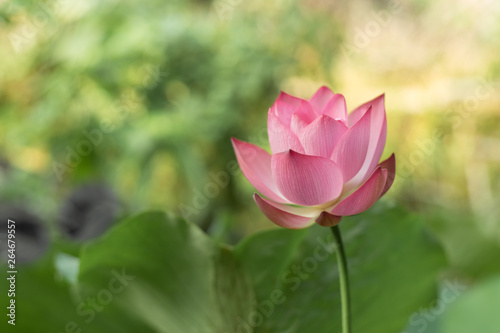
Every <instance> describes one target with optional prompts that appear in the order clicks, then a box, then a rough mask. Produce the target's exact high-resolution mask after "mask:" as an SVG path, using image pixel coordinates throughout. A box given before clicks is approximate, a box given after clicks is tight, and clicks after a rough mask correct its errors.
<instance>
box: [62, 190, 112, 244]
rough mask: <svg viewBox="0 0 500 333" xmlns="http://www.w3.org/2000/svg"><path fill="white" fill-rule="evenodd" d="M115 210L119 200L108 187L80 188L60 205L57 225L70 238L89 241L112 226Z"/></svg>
mask: <svg viewBox="0 0 500 333" xmlns="http://www.w3.org/2000/svg"><path fill="white" fill-rule="evenodd" d="M118 208H119V203H118V199H117V197H116V195H115V194H114V192H113V191H112V190H111V189H110V188H109V187H108V186H106V185H103V184H87V185H83V186H81V187H79V188H77V189H76V190H75V191H74V192H73V193H72V194H71V195H70V196H69V197H68V198H67V199H66V201H65V202H64V203H63V206H62V208H61V212H60V215H59V220H58V224H59V226H60V228H61V231H62V232H63V234H64V235H65V236H67V237H69V238H72V239H74V240H80V241H83V240H87V239H91V238H94V237H97V236H99V235H100V234H102V233H103V232H104V231H105V230H107V229H108V228H109V227H110V226H111V225H112V224H113V222H114V220H115V219H116V217H117V215H118Z"/></svg>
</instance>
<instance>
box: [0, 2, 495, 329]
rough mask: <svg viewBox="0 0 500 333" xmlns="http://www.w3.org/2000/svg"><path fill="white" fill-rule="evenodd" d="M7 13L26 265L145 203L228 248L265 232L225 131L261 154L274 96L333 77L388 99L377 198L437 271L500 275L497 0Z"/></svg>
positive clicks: (16, 199)
mask: <svg viewBox="0 0 500 333" xmlns="http://www.w3.org/2000/svg"><path fill="white" fill-rule="evenodd" d="M0 6H1V12H0V29H1V30H0V59H1V62H0V207H2V209H3V210H4V212H8V213H5V214H7V215H8V214H17V215H15V216H23V219H24V220H26V221H27V222H26V223H27V225H31V226H32V227H29V228H28V229H29V230H35V232H31V231H30V232H31V234H29V235H28V236H27V237H31V238H28V239H31V240H30V244H37V245H36V246H33V249H26V250H23V251H26V254H25V255H26V258H27V259H26V261H35V263H36V262H41V261H40V260H42V261H43V260H49V259H47V258H48V257H47V255H46V256H43V253H45V252H44V251H48V252H46V253H52V254H54V253H56V252H57V253H59V252H61V251H62V252H65V253H68V254H71V255H73V256H75V257H77V256H78V253H79V251H80V248H81V245H82V244H85V242H86V241H87V240H90V239H93V238H94V237H97V236H99V235H100V234H101V233H102V232H104V231H105V230H106V229H107V228H108V227H109V225H111V224H112V223H115V222H117V221H119V220H120V219H121V218H122V217H125V216H129V215H131V214H134V213H137V212H140V211H143V210H150V209H158V210H162V211H169V212H172V213H173V214H175V215H180V216H183V217H184V218H185V219H186V220H188V221H190V222H192V223H195V224H197V225H199V226H200V227H201V228H202V229H203V230H205V231H206V232H207V233H208V234H209V235H210V236H211V237H212V238H213V239H216V240H217V241H220V242H224V243H228V244H236V243H237V242H238V241H239V240H241V239H242V238H243V237H245V236H246V235H250V234H253V233H255V232H257V231H260V230H264V229H270V228H273V224H272V223H271V222H269V221H268V220H267V219H266V218H265V217H264V216H263V215H262V213H261V212H260V211H259V210H258V208H257V207H256V205H255V204H254V202H253V200H252V199H251V195H252V194H253V192H254V190H253V188H252V187H251V185H250V184H248V182H247V181H246V179H245V178H244V177H243V175H242V174H241V173H240V172H238V171H234V170H236V169H235V165H234V160H235V156H234V153H233V150H232V147H231V144H230V137H231V136H235V137H237V138H239V139H241V140H245V141H250V142H253V143H256V144H258V145H260V146H263V147H265V148H268V144H267V139H266V138H267V133H266V120H267V117H266V115H267V109H268V108H269V107H270V106H271V105H272V103H273V101H274V100H275V98H276V97H277V96H278V94H279V92H280V90H283V91H286V92H287V93H290V94H293V95H297V96H300V97H303V98H309V97H310V96H311V95H312V94H313V93H314V92H315V90H316V89H317V88H319V87H320V86H321V85H327V86H329V87H330V88H332V89H333V90H334V91H335V92H339V93H342V94H344V96H345V97H346V100H347V104H348V109H349V110H352V109H353V108H354V107H356V106H357V105H359V104H361V103H363V102H365V101H367V100H369V99H371V98H373V97H375V96H377V95H379V94H380V93H382V92H385V94H386V110H387V116H388V143H387V146H386V150H385V152H384V157H386V156H389V155H390V154H391V153H392V152H394V153H395V154H396V158H397V163H398V168H397V178H396V181H395V184H394V186H393V188H392V189H391V191H390V192H389V193H388V194H387V195H386V196H385V197H384V199H383V201H384V202H385V204H387V205H394V204H395V203H397V204H399V205H402V206H405V207H406V208H407V209H408V210H411V211H413V212H417V213H419V214H420V215H421V216H422V217H423V221H424V222H423V223H424V224H425V226H426V228H427V229H428V230H429V232H430V233H431V234H432V235H433V236H434V237H436V238H437V239H438V240H439V243H440V244H442V246H443V248H444V251H445V254H446V258H447V266H446V268H445V269H443V274H444V275H446V276H451V277H454V278H459V279H460V281H462V282H463V283H465V284H467V285H470V286H473V285H475V284H480V283H481V282H482V281H484V280H488V279H490V278H493V277H494V276H498V274H500V208H499V207H500V206H499V205H498V203H499V198H500V155H499V151H500V149H499V148H500V112H499V106H500V94H499V86H500V85H499V83H500V61H499V57H498V50H499V49H500V39H499V38H498V36H499V33H500V4H499V3H497V2H494V1H490V0H480V1H472V0H460V1H451V0H439V1H403V0H401V1H399V0H394V1H385V0H379V1H365V0H355V1H335V2H332V1H326V0H318V1H313V0H302V1H287V0H279V1H275V2H270V1H263V0H257V1H251V2H248V1H241V0H215V1H208V0H207V1H206V0H197V1H194V0H189V1H180V0H179V1H174V0H169V1H156V0H147V1H131V0H125V1H113V0H105V1H95V0H91V1H82V0H78V1H69V0H59V1H58V0H46V1H15V2H10V1H5V0H4V1H0ZM103 203H104V204H103ZM96 207H97V208H96ZM14 211H15V212H14ZM13 216H14V215H13ZM20 219H21V218H20ZM96 221H97V222H96ZM346 221H347V219H346ZM34 226H38V227H34ZM2 232H3V230H2ZM82 242H83V243H82ZM30 251H31V252H30ZM395 251H396V249H395ZM33 253H35V254H33ZM38 253H39V254H40V255H38ZM23 255H24V253H23ZM48 256H50V255H48ZM37 260H38V261H37ZM41 285H43V284H41ZM401 329H403V327H401ZM484 332H486V331H484Z"/></svg>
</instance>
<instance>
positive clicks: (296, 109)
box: [232, 87, 396, 229]
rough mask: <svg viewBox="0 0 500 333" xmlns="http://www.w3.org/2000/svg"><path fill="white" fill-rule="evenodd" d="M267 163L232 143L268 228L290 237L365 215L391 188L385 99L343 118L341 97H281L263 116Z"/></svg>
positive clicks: (326, 93)
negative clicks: (386, 153) (273, 226)
mask: <svg viewBox="0 0 500 333" xmlns="http://www.w3.org/2000/svg"><path fill="white" fill-rule="evenodd" d="M267 130H268V134H269V143H270V145H271V151H272V155H271V154H269V153H268V152H266V151H265V150H263V149H261V148H260V147H258V146H255V145H253V144H250V143H247V142H243V141H239V140H237V139H235V138H232V143H233V147H234V151H235V153H236V158H237V159H238V163H239V165H240V168H241V170H242V171H243V174H244V175H245V177H246V178H247V179H248V181H249V182H250V183H251V184H252V185H253V186H254V187H255V188H256V189H257V191H259V192H260V193H261V194H262V195H263V196H260V195H259V194H257V193H255V194H254V199H255V202H256V203H257V205H258V206H259V208H260V209H261V210H262V212H263V213H264V215H266V216H267V217H268V218H269V219H270V220H271V221H273V222H274V223H276V224H277V225H279V226H282V227H285V228H290V229H302V228H306V227H308V226H310V225H312V224H313V223H314V222H317V223H318V224H320V225H322V226H334V225H336V224H338V223H339V222H340V220H341V218H342V216H347V215H354V214H359V213H361V212H363V211H365V210H367V209H368V208H370V207H371V206H372V205H373V204H374V203H375V202H376V201H377V200H378V199H379V198H380V197H381V196H382V195H384V194H385V193H386V192H387V190H389V188H390V187H391V185H392V182H393V180H394V174H395V169H396V159H395V157H394V154H392V156H391V157H389V158H388V159H387V160H385V161H383V162H381V163H378V162H379V160H380V157H381V156H382V152H383V150H384V146H385V139H386V134H387V120H386V115H385V106H384V95H380V96H378V97H376V98H375V99H373V100H371V101H369V102H367V103H365V104H363V105H361V106H359V107H357V108H356V109H354V110H353V111H352V112H351V113H350V114H349V115H347V107H346V102H345V99H344V96H342V95H341V94H334V93H333V92H332V91H331V90H330V89H328V88H327V87H321V88H320V89H319V90H318V91H317V92H316V94H314V96H313V97H312V98H311V99H309V100H308V101H307V100H303V99H301V98H297V97H294V96H290V95H288V94H286V93H283V92H282V93H281V94H280V95H279V97H278V99H277V100H276V102H275V103H274V105H273V106H272V107H271V108H270V109H269V113H268V118H267Z"/></svg>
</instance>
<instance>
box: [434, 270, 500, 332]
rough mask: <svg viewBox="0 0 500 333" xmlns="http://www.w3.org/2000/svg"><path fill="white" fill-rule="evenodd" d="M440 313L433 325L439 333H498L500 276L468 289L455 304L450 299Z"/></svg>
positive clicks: (499, 323)
mask: <svg viewBox="0 0 500 333" xmlns="http://www.w3.org/2000/svg"><path fill="white" fill-rule="evenodd" d="M444 309H445V310H444V312H443V315H442V316H440V317H439V320H438V321H437V324H436V328H437V332H439V333H470V332H481V333H498V332H499V328H500V316H499V312H498V311H499V309H500V276H496V277H494V278H491V279H488V280H487V281H484V282H482V283H480V284H478V285H476V286H474V287H472V288H471V289H470V290H468V291H467V292H465V293H464V294H463V295H462V296H460V297H458V298H457V299H456V300H455V299H451V301H450V302H447V303H445V304H444ZM429 332H430V331H429Z"/></svg>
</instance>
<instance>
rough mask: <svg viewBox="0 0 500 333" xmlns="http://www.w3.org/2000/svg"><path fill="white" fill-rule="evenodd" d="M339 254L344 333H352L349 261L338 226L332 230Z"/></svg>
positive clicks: (338, 263)
mask: <svg viewBox="0 0 500 333" xmlns="http://www.w3.org/2000/svg"><path fill="white" fill-rule="evenodd" d="M331 229H332V233H333V240H334V242H335V247H336V250H337V251H335V253H336V254H337V265H338V267H339V280H340V301H341V304H342V333H351V300H350V297H349V276H348V275H349V274H348V272H347V259H346V256H345V251H344V244H343V243H342V237H341V236H340V228H339V226H338V224H337V225H336V226H334V227H332V228H331Z"/></svg>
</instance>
